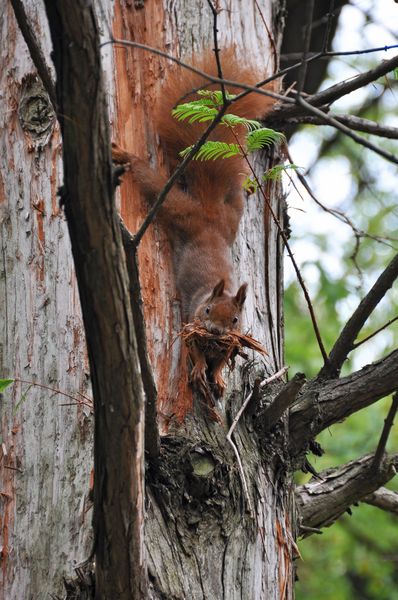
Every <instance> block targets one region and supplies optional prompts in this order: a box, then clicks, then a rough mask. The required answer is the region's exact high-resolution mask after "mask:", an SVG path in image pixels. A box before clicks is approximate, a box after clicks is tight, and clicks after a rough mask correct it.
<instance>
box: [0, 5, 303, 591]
mask: <svg viewBox="0 0 398 600" xmlns="http://www.w3.org/2000/svg"><path fill="white" fill-rule="evenodd" d="M256 4H258V6H259V7H260V10H259V8H258V7H257V6H255V5H254V4H253V5H250V6H247V4H246V3H243V2H242V3H241V2H239V1H238V0H234V1H233V2H228V3H226V7H225V10H223V11H222V12H221V13H220V14H219V16H218V30H219V33H220V34H219V40H220V47H221V48H222V47H223V46H224V47H225V46H226V45H230V44H231V43H232V44H235V45H236V46H237V48H238V49H239V54H240V56H242V61H245V64H251V63H253V64H256V63H257V64H260V65H262V66H263V68H264V77H266V76H267V75H268V74H270V72H271V71H272V69H273V68H274V65H275V61H276V60H277V57H276V56H275V55H274V52H275V50H272V48H275V45H276V47H277V46H278V44H279V37H280V33H281V21H280V19H279V15H278V14H277V12H276V11H277V6H278V4H279V3H276V2H274V4H273V5H272V3H271V2H270V0H263V1H262V2H258V3H256ZM27 9H28V10H29V11H30V12H29V14H30V15H31V16H32V20H33V23H34V25H35V27H37V28H38V23H39V22H40V24H41V27H42V23H44V22H45V17H44V14H40V15H38V16H36V13H35V11H36V10H38V9H35V8H34V3H31V4H30V3H27ZM100 16H101V17H103V15H100ZM1 19H2V28H3V29H4V30H5V29H8V31H9V34H10V33H11V34H13V35H9V37H10V45H9V47H8V49H7V53H5V49H3V52H4V56H2V64H3V65H5V68H4V69H3V70H2V75H1V77H2V81H1V83H2V89H5V90H6V94H5V95H4V96H3V97H2V99H1V102H2V103H3V109H2V110H1V113H0V114H2V115H3V119H4V123H3V125H4V126H3V128H2V137H1V138H0V139H1V143H2V147H3V148H4V149H5V150H6V152H4V150H3V151H2V153H1V156H2V157H3V158H2V159H1V160H2V161H3V164H2V179H1V180H0V193H1V194H2V196H3V195H4V201H3V203H2V205H1V211H2V213H1V214H2V221H1V226H2V260H3V273H4V276H3V282H4V285H3V286H2V288H1V289H2V293H4V298H5V301H4V306H5V307H6V310H7V314H6V319H4V320H3V323H2V327H3V329H4V331H3V334H2V340H4V342H3V344H4V346H3V347H4V351H3V354H2V364H1V373H0V375H1V376H10V377H19V378H21V379H24V380H35V381H37V382H39V383H41V384H45V385H48V386H54V387H56V388H58V389H60V390H61V391H63V392H67V393H70V394H72V395H73V397H74V398H80V396H79V395H78V394H79V393H87V385H88V384H87V381H88V377H87V369H88V365H87V358H86V354H85V342H84V336H83V333H82V332H83V329H82V320H81V316H80V308H79V303H78V299H77V292H76V283H75V276H74V271H73V268H72V259H71V255H70V250H69V244H68V241H67V234H66V228H65V223H64V219H63V216H62V211H61V210H60V209H59V206H58V201H57V199H56V192H57V187H58V186H59V185H60V184H61V183H62V180H61V176H60V170H59V169H60V146H59V143H60V137H59V129H58V126H57V125H55V122H54V121H53V122H52V123H51V124H49V133H48V134H46V135H47V137H46V138H45V137H43V136H44V134H42V138H40V141H39V142H38V141H37V140H36V137H35V135H36V134H34V133H32V131H30V130H27V129H26V126H25V125H24V121H23V117H22V115H21V105H22V104H23V102H22V100H23V98H24V89H25V87H26V85H27V84H28V82H29V81H32V78H27V75H29V74H33V73H34V69H33V67H32V65H31V62H30V61H29V58H28V55H27V51H26V48H25V46H24V42H23V41H22V38H21V36H20V34H19V32H18V31H17V30H16V25H15V22H14V19H13V17H12V14H11V9H10V10H9V11H8V12H7V11H3V13H2V15H1ZM264 21H265V22H266V24H267V27H268V31H269V33H267V29H266V28H265V26H264ZM104 30H105V31H106V26H104ZM46 35H47V34H45V36H44V37H45V40H44V42H43V33H42V34H41V35H40V39H41V40H42V44H44V43H46V46H45V53H46V55H47V56H48V55H49V41H48V37H46ZM114 35H115V37H118V38H125V39H129V40H135V41H137V42H141V43H144V44H147V45H150V46H155V47H158V48H162V49H163V48H165V49H166V50H167V52H169V53H170V54H175V55H177V54H181V56H183V57H184V56H185V57H188V58H186V59H187V62H189V54H190V52H192V51H194V52H195V51H196V52H200V50H201V49H202V48H205V47H209V46H212V47H213V46H214V43H213V40H212V35H213V22H212V19H211V12H210V9H209V8H208V6H207V5H206V4H205V3H204V4H202V3H197V2H189V1H187V0H185V1H180V2H174V3H169V2H164V6H163V9H162V7H160V6H159V3H158V2H155V1H154V0H147V1H146V2H145V3H143V6H142V5H141V3H139V2H136V3H134V4H132V3H127V2H122V1H117V2H116V3H115V20H114ZM270 35H272V40H271V39H270ZM271 41H272V43H271ZM264 56H265V57H267V58H266V59H264ZM107 57H108V59H107V61H106V63H105V65H106V68H107V71H108V77H109V79H111V77H110V76H109V73H111V72H112V69H113V66H112V64H111V63H112V60H111V58H109V57H110V54H109V47H108V50H107ZM48 62H49V61H48ZM114 64H115V66H116V105H117V109H116V114H117V119H116V120H117V125H116V128H115V133H114V138H115V139H116V140H117V141H119V142H120V144H121V145H122V146H124V147H125V148H126V149H128V150H129V151H132V152H134V153H136V154H138V155H140V156H142V157H143V158H146V155H147V152H149V153H150V154H151V156H152V160H155V157H156V156H157V151H158V148H157V145H156V132H154V131H152V130H151V108H152V106H153V102H152V101H153V98H154V97H155V95H156V94H157V93H161V86H158V85H156V84H158V83H159V80H160V81H161V80H162V78H163V77H164V73H165V71H166V70H167V69H169V68H171V65H170V63H169V62H168V61H166V60H165V59H160V58H159V57H156V56H154V55H153V54H151V53H150V52H144V51H142V50H138V49H131V48H120V47H115V49H114ZM159 90H160V91H159ZM36 110H37V111H38V110H39V109H36ZM50 112H51V111H50V110H49V113H50ZM35 114H36V113H35ZM40 114H42V112H41V113H40ZM6 116H7V117H8V118H7V117H6ZM35 122H36V121H35ZM24 127H25V129H24ZM5 154H7V157H8V158H7V162H5V160H6V159H5V158H4V156H5ZM258 166H259V169H260V170H264V164H262V165H258ZM2 190H4V194H3V193H2ZM267 194H268V197H269V201H270V203H271V205H272V207H273V210H274V212H275V213H276V214H277V216H278V218H279V220H280V221H281V222H282V221H283V206H282V202H281V199H280V197H279V195H278V186H274V185H273V186H269V188H268V189H267ZM146 210H147V207H146V205H145V203H144V202H143V200H142V199H141V198H140V195H139V193H138V190H137V189H134V186H133V184H132V182H131V181H130V182H129V180H128V178H126V181H125V182H124V183H123V185H122V188H121V212H122V216H123V218H124V219H125V222H126V224H127V226H128V228H129V230H130V231H132V232H134V231H136V229H137V226H138V225H139V223H140V222H141V221H142V218H143V216H144V215H145V213H146ZM6 244H7V245H6ZM234 257H235V266H236V271H237V276H238V280H240V281H241V282H243V281H247V282H248V283H249V290H250V291H249V297H248V300H247V302H246V308H245V318H244V326H245V328H246V329H247V330H250V331H251V333H252V334H253V336H254V337H255V338H256V339H258V340H260V341H261V342H262V343H263V344H264V345H265V346H266V348H267V350H268V352H269V356H268V357H267V360H266V362H265V364H260V363H259V362H253V363H247V364H245V365H244V364H243V363H239V362H238V364H237V367H236V369H235V371H234V373H233V374H232V375H231V376H230V377H229V378H228V393H227V394H226V397H225V400H224V402H223V406H220V407H218V410H219V412H220V414H221V416H222V421H223V422H222V423H221V424H219V423H214V422H212V421H210V420H209V418H208V415H207V414H206V411H205V410H203V408H202V403H201V400H200V398H199V397H196V398H194V399H193V406H192V411H191V412H190V413H189V414H188V416H187V418H186V419H185V420H184V421H183V422H181V419H172V418H171V417H172V415H173V414H175V412H176V407H177V408H178V409H180V408H181V406H182V405H184V406H185V407H187V406H189V405H190V403H191V402H192V399H191V392H190V390H189V388H188V386H187V374H186V368H185V363H184V361H183V360H182V358H181V355H182V349H181V348H180V339H179V338H178V339H177V341H175V337H176V334H177V333H178V332H179V330H180V326H181V318H180V306H179V303H178V301H177V300H176V294H175V285H174V281H173V274H172V266H171V258H170V249H169V247H168V242H167V239H166V237H165V234H164V232H163V231H161V229H160V228H159V227H158V226H157V225H156V224H155V226H154V227H151V228H150V230H149V231H148V233H147V234H146V235H145V237H144V239H143V242H142V244H141V246H140V252H139V264H140V274H141V285H142V292H143V298H144V306H145V318H146V323H147V336H148V346H149V353H150V357H151V361H152V365H153V368H154V373H155V379H156V383H157V387H158V398H159V401H158V408H159V413H160V416H161V417H162V429H163V434H164V435H163V438H162V447H161V456H160V460H159V461H158V462H157V463H155V464H151V465H150V466H149V468H148V470H147V489H146V493H147V502H146V510H147V519H146V531H145V534H146V549H147V562H148V569H149V581H150V592H149V594H150V597H152V598H154V599H155V598H156V599H157V598H159V599H160V598H179V599H182V598H192V599H194V600H196V599H199V598H204V599H208V600H210V599H215V598H228V600H229V599H234V598H240V599H242V598H243V599H247V600H249V599H250V600H252V599H253V598H256V599H257V598H258V599H260V598H264V599H265V598H266V599H267V600H272V599H274V598H275V599H276V598H278V599H281V598H286V599H289V598H292V597H293V585H292V582H293V567H292V561H293V558H294V556H295V544H294V541H293V540H294V538H295V532H294V514H293V494H292V488H291V478H290V477H291V476H290V474H289V473H290V471H289V464H288V455H287V451H286V433H285V426H284V424H281V425H278V427H277V429H276V430H274V432H273V434H272V435H271V434H267V433H266V432H265V430H266V424H265V423H264V434H263V435H259V427H258V425H259V423H258V422H256V423H255V420H256V419H257V415H258V414H259V411H258V408H259V407H261V406H262V405H263V407H265V406H266V403H267V401H268V400H270V399H272V398H273V397H275V396H276V395H277V393H278V390H279V389H280V386H281V384H280V382H273V383H270V384H269V385H268V386H266V387H265V388H264V392H263V393H262V394H258V397H257V398H256V403H255V404H256V405H255V406H254V403H252V404H250V403H249V405H248V406H247V409H246V411H245V412H244V414H243V416H242V417H241V419H240V420H239V423H238V425H237V427H236V429H235V431H234V433H233V434H232V440H233V442H234V443H235V444H236V448H237V452H238V455H239V457H240V461H241V463H242V469H240V468H239V465H238V462H237V457H236V454H235V452H234V449H233V447H232V444H231V443H229V442H228V441H227V439H226V435H227V432H228V429H229V426H230V425H231V423H232V420H233V419H234V417H235V415H236V414H237V412H238V410H239V408H240V407H241V405H242V403H243V401H244V400H245V398H246V397H247V395H248V393H249V391H250V390H251V389H252V388H253V385H254V384H255V381H257V380H259V379H264V378H265V377H267V376H270V375H272V374H273V373H275V372H276V371H278V370H279V369H280V368H281V367H282V364H283V336H282V331H281V322H282V313H281V285H282V254H281V239H280V236H279V234H278V229H277V227H276V225H275V223H274V222H273V219H272V216H271V213H270V210H269V209H267V207H266V205H265V202H264V199H262V198H261V197H254V196H251V197H250V198H249V199H248V201H247V204H246V206H245V212H244V216H243V219H242V223H241V228H240V233H239V236H238V239H237V242H236V244H235V248H234ZM15 306H17V307H19V306H23V307H24V308H23V311H24V312H23V316H22V318H21V315H20V314H19V311H17V310H16V309H15V308H14V307H15ZM7 323H8V325H7ZM60 333H61V335H60ZM248 365H249V366H248ZM71 374H73V376H74V377H73V379H72V380H71V378H70V375H71ZM257 387H258V386H257ZM25 389H26V387H21V385H20V384H18V385H16V386H15V387H14V388H13V392H12V394H11V395H10V394H9V393H8V392H6V394H7V393H8V395H7V396H6V402H5V403H4V409H3V410H4V415H3V418H2V424H3V426H4V429H3V441H4V444H3V452H7V455H6V456H4V457H3V461H2V467H3V468H4V467H7V468H4V480H3V481H4V483H3V486H2V491H4V493H5V495H4V496H3V497H2V501H3V502H4V505H5V519H4V521H3V538H4V540H3V547H4V550H3V561H4V562H3V571H2V573H3V578H4V586H3V594H4V596H3V597H4V598H12V597H30V596H32V597H36V596H37V597H43V596H44V595H45V594H46V593H53V594H56V593H58V594H59V593H60V589H61V583H62V575H63V574H64V573H67V574H68V575H69V574H71V572H72V561H73V560H77V561H80V560H82V559H83V558H86V557H87V556H88V554H89V551H90V547H89V545H88V541H89V532H90V528H89V520H90V518H91V516H90V514H86V513H85V510H84V509H85V504H84V499H85V496H86V492H87V491H88V485H89V471H90V468H91V460H90V459H88V458H87V457H88V456H89V455H90V454H89V453H90V452H91V447H92V446H91V444H92V439H91V430H92V423H91V410H90V408H89V407H87V406H86V405H85V404H83V403H82V402H76V403H77V407H74V406H65V407H64V406H63V407H60V406H59V404H65V403H70V400H65V402H64V400H63V399H62V396H59V395H58V396H52V395H51V393H49V392H48V391H43V390H42V389H40V388H31V389H30V390H29V393H28V395H27V396H26V398H25V397H24V396H22V394H23V392H24V390H25ZM256 389H257V388H256ZM21 399H23V401H22V402H21ZM184 403H185V404H184ZM255 425H256V426H255ZM260 429H261V427H260ZM245 486H247V490H245ZM34 516H36V519H34ZM28 530H29V535H27V531H28ZM50 542H51V546H50Z"/></svg>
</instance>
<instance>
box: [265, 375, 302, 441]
mask: <svg viewBox="0 0 398 600" xmlns="http://www.w3.org/2000/svg"><path fill="white" fill-rule="evenodd" d="M304 383H305V375H304V374H303V373H296V375H295V376H294V377H293V379H291V380H290V381H288V382H287V383H286V384H285V385H284V387H283V388H282V390H281V391H280V392H279V394H278V395H277V396H276V398H275V399H274V400H273V401H272V403H271V404H270V406H267V408H265V409H264V410H263V411H262V412H261V413H260V415H259V419H260V420H261V421H262V422H263V423H264V431H270V429H272V428H273V427H274V425H276V423H277V422H278V421H279V419H280V418H281V417H282V415H283V414H284V413H285V411H286V410H287V409H288V408H289V407H290V406H292V405H293V404H294V402H295V401H296V399H297V397H298V395H299V392H300V390H301V388H302V387H303V385H304Z"/></svg>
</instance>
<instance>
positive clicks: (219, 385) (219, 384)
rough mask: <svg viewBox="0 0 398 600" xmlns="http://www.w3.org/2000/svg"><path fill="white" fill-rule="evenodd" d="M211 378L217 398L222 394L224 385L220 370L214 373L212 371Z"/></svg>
mask: <svg viewBox="0 0 398 600" xmlns="http://www.w3.org/2000/svg"><path fill="white" fill-rule="evenodd" d="M212 379H213V386H214V393H215V396H216V397H217V398H221V397H222V396H223V395H224V391H225V387H226V386H225V381H224V379H223V378H222V377H221V371H217V372H216V373H214V374H213V378H212Z"/></svg>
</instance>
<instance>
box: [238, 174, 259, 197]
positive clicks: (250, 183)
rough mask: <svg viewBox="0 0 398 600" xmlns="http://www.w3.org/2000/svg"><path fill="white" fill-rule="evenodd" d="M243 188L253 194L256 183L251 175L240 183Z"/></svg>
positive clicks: (256, 187)
mask: <svg viewBox="0 0 398 600" xmlns="http://www.w3.org/2000/svg"><path fill="white" fill-rule="evenodd" d="M242 187H243V189H244V190H245V191H246V192H248V193H249V194H254V193H255V192H257V190H258V183H257V181H256V180H255V179H253V178H252V177H250V176H249V177H246V179H245V180H244V182H243V183H242Z"/></svg>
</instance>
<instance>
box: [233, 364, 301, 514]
mask: <svg viewBox="0 0 398 600" xmlns="http://www.w3.org/2000/svg"><path fill="white" fill-rule="evenodd" d="M288 368H289V367H283V368H282V369H280V370H279V371H278V372H277V373H274V375H271V377H268V378H267V379H264V381H262V382H261V384H260V387H264V386H266V385H267V384H269V383H271V382H272V381H274V380H275V379H278V378H279V377H282V376H283V375H284V374H285V373H286V371H287V370H288ZM252 396H253V390H252V391H251V392H250V394H248V396H247V397H246V399H245V401H244V402H243V404H242V406H241V407H240V409H239V411H238V413H237V415H236V416H235V418H234V420H233V422H232V425H231V427H230V428H229V431H228V433H227V436H226V439H227V441H228V442H229V443H230V444H231V446H232V449H233V451H234V453H235V456H236V460H237V462H238V466H239V473H240V477H241V481H242V486H243V491H244V494H245V497H246V501H247V505H248V507H249V512H250V514H251V515H252V514H253V506H252V503H251V500H250V495H249V490H248V487H247V483H246V477H245V472H244V470H243V465H242V461H241V458H240V456H239V451H238V448H237V447H236V445H235V443H234V441H233V440H232V434H233V432H234V430H235V428H236V426H237V424H238V422H239V419H240V418H241V416H242V414H243V412H244V410H245V408H246V406H247V405H248V404H249V402H250V400H251V398H252Z"/></svg>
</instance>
